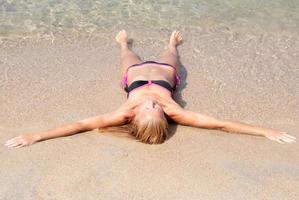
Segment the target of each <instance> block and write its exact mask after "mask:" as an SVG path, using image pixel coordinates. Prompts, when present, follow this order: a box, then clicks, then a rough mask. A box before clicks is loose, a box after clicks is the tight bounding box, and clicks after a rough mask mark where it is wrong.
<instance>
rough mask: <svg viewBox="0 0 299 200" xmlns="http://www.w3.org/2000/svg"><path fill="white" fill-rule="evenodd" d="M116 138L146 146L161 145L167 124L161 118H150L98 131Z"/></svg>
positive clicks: (165, 136) (164, 138)
mask: <svg viewBox="0 0 299 200" xmlns="http://www.w3.org/2000/svg"><path fill="white" fill-rule="evenodd" d="M99 131H100V132H101V133H103V132H105V133H107V132H108V134H111V135H114V136H118V137H126V138H131V139H135V140H138V141H140V142H142V143H146V144H161V143H163V142H164V141H165V140H166V138H167V132H168V122H167V120H166V119H165V118H164V117H163V118H151V119H148V120H144V119H143V120H137V119H134V120H132V122H131V123H129V124H126V125H123V126H115V127H107V128H102V129H99Z"/></svg>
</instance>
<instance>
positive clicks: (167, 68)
mask: <svg viewBox="0 0 299 200" xmlns="http://www.w3.org/2000/svg"><path fill="white" fill-rule="evenodd" d="M116 41H117V42H118V43H119V45H120V50H121V66H122V69H121V71H122V76H123V81H122V83H123V86H124V89H125V91H126V92H127V93H128V98H127V101H126V102H125V103H124V104H123V105H121V106H120V107H119V108H118V109H117V110H115V111H114V112H111V113H107V114H103V115H98V116H95V117H91V118H88V119H84V120H82V121H78V122H75V123H72V124H69V125H66V126H63V127H60V128H57V129H53V130H50V131H45V132H41V133H37V134H26V135H21V136H18V137H15V138H13V139H11V140H8V141H7V142H6V143H5V145H6V146H7V147H15V148H20V147H24V146H27V145H31V144H34V143H36V142H39V141H43V140H47V139H51V138H56V137H62V136H70V135H74V134H76V133H81V132H85V131H91V130H93V129H104V130H105V129H106V130H108V131H114V132H118V133H124V134H125V135H126V136H130V137H132V138H135V139H137V140H139V141H141V142H144V143H148V144H158V143H163V142H164V141H165V139H166V138H167V130H168V122H167V120H172V121H174V122H176V123H178V124H181V125H185V126H193V127H199V128H207V129H220V130H223V131H226V132H235V133H243V134H250V135H259V136H265V137H267V138H269V139H271V140H274V141H277V142H279V143H291V142H295V140H296V138H295V137H294V136H291V135H288V134H287V133H286V132H280V131H276V130H273V129H267V128H260V127H255V126H251V125H247V124H243V123H238V122H231V121H223V120H220V119H216V118H213V117H209V116H206V115H203V114H200V113H195V112H192V111H187V110H184V109H183V108H182V107H180V106H179V105H178V104H177V103H176V102H175V101H174V100H173V98H172V93H173V91H174V90H175V88H176V87H177V85H178V84H179V77H178V72H179V63H178V52H177V46H178V45H179V44H181V42H182V36H181V34H180V32H178V31H174V32H173V33H172V34H171V36H170V40H169V43H168V46H167V49H166V50H165V51H164V52H163V54H162V55H161V57H160V59H159V62H154V61H147V62H142V61H141V60H140V59H139V57H138V56H137V55H136V54H135V53H134V52H132V51H131V50H130V49H129V48H128V45H127V33H126V31H124V30H122V31H120V32H119V33H118V34H117V36H116ZM109 127H114V128H109ZM115 130H116V131H115ZM115 134H117V133H115Z"/></svg>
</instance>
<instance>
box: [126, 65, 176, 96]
mask: <svg viewBox="0 0 299 200" xmlns="http://www.w3.org/2000/svg"><path fill="white" fill-rule="evenodd" d="M146 64H157V65H160V66H165V67H172V68H173V69H174V86H173V87H172V86H171V85H170V84H169V83H168V82H167V81H164V80H137V81H134V82H133V83H131V84H130V86H128V70H129V69H130V68H131V67H137V66H139V67H146ZM121 84H122V86H123V88H124V90H125V91H126V92H127V93H128V95H129V93H130V92H131V91H133V90H135V89H137V88H139V87H142V86H146V85H151V84H156V85H158V86H161V87H163V88H165V89H167V90H168V91H170V92H171V93H172V92H174V91H175V89H176V88H177V86H178V85H179V84H180V78H179V76H178V75H177V72H176V69H175V67H173V66H172V65H170V64H167V63H158V62H155V61H146V62H143V63H140V64H134V65H131V66H130V67H128V68H127V71H126V74H125V76H124V77H123V79H122V82H121Z"/></svg>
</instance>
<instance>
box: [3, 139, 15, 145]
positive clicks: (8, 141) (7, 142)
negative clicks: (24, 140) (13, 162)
mask: <svg viewBox="0 0 299 200" xmlns="http://www.w3.org/2000/svg"><path fill="white" fill-rule="evenodd" d="M15 140H16V139H15V138H13V139H10V140H7V141H6V142H5V144H11V143H13V142H14V141H15Z"/></svg>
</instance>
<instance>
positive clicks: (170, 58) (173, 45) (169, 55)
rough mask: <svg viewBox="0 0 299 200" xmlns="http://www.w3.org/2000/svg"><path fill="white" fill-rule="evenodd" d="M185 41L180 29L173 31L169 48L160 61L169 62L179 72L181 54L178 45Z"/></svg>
mask: <svg viewBox="0 0 299 200" xmlns="http://www.w3.org/2000/svg"><path fill="white" fill-rule="evenodd" d="M182 41H183V38H182V35H181V33H180V32H179V31H173V32H172V34H171V36H170V39H169V43H168V45H167V49H166V50H165V51H164V52H163V53H162V54H161V56H160V59H159V62H161V63H167V64H170V65H172V66H174V67H175V68H176V70H177V73H179V54H178V51H177V46H178V45H179V44H181V43H182Z"/></svg>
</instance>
